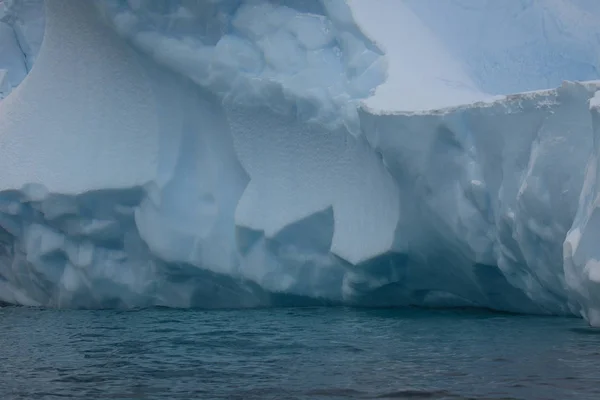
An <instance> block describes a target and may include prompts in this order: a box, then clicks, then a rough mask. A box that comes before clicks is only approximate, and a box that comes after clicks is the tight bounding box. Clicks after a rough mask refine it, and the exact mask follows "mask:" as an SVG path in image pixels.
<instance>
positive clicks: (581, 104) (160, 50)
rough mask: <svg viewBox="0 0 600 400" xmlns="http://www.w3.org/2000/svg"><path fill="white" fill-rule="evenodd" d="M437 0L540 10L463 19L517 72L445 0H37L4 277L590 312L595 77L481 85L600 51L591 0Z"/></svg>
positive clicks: (154, 301)
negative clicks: (472, 31) (475, 37)
mask: <svg viewBox="0 0 600 400" xmlns="http://www.w3.org/2000/svg"><path fill="white" fill-rule="evenodd" d="M425 3H426V1H425V2H424V3H423V4H425ZM442 3H443V6H440V7H439V9H440V10H445V11H444V12H445V13H446V15H456V16H457V20H456V23H457V24H459V23H460V24H462V25H463V26H464V27H465V28H464V29H467V28H466V27H469V26H473V25H477V23H478V22H477V21H485V22H486V26H485V27H480V30H479V31H477V32H478V33H479V34H480V36H481V37H486V35H488V34H489V35H492V34H493V32H495V31H493V29H492V28H493V27H494V26H495V27H496V28H498V26H499V25H494V24H496V23H500V22H502V23H505V22H506V23H508V21H512V22H511V24H512V25H510V26H509V27H508V28H510V29H508V28H507V29H508V31H509V32H513V31H512V30H511V29H513V28H515V27H520V28H521V29H524V31H523V32H525V33H524V40H523V43H524V46H525V47H522V46H521V45H518V44H515V43H516V42H515V41H512V39H511V36H510V35H505V36H506V38H505V39H506V40H505V39H503V37H504V36H503V35H501V34H494V35H495V36H493V38H494V40H492V42H497V43H498V46H497V47H496V48H497V49H498V53H497V54H496V53H494V49H493V48H490V49H487V48H483V45H482V44H477V46H475V45H473V44H472V43H471V42H468V41H466V40H465V41H464V43H468V46H475V47H471V48H472V49H477V50H481V51H483V52H488V53H489V54H496V57H497V60H498V63H499V64H502V65H503V66H504V67H505V68H507V69H508V70H512V71H515V74H513V75H511V74H508V73H507V74H506V75H501V74H500V75H497V77H498V79H494V75H493V74H492V73H491V72H490V71H492V72H493V70H490V69H487V68H483V67H484V64H482V63H481V60H479V61H478V59H476V58H469V57H468V55H470V54H471V53H470V52H468V51H467V52H466V53H462V51H466V49H467V47H466V46H467V45H466V44H465V47H461V46H462V45H461V44H460V40H459V39H461V37H462V36H461V35H464V33H460V32H462V31H460V29H463V28H460V29H458V28H456V27H455V28H453V29H455V30H452V29H450V28H452V26H453V25H452V24H451V23H450V22H449V20H450V19H448V21H445V22H444V23H443V24H442V23H441V22H440V21H438V22H435V23H434V22H433V21H436V19H435V18H439V16H440V15H441V14H439V13H441V12H442V11H439V10H438V8H436V7H434V6H431V3H429V4H430V7H429V8H427V7H425V8H423V7H421V6H420V5H421V3H419V6H417V4H416V3H414V2H411V1H409V0H407V1H404V2H392V1H386V0H378V1H374V2H372V3H371V2H369V4H371V5H372V6H371V7H368V8H365V7H364V3H359V2H357V1H350V2H344V1H338V0H330V1H324V2H321V1H316V0H315V1H302V2H298V1H292V0H281V1H279V0H278V1H274V0H273V1H269V0H253V1H241V0H219V1H210V2H200V1H198V2H187V1H168V2H167V1H166V2H137V1H119V0H97V1H95V2H82V1H79V0H47V1H46V11H45V37H44V41H43V44H42V47H41V49H40V51H39V55H37V59H36V61H35V64H34V65H33V68H31V67H30V65H29V64H28V63H29V61H28V60H30V59H33V58H32V57H29V56H28V55H27V54H28V53H27V52H21V54H18V52H15V51H13V50H11V53H10V54H12V55H14V60H13V59H11V64H10V67H7V68H4V70H6V71H7V72H5V73H0V83H2V82H4V83H3V85H5V86H4V87H6V85H7V84H6V82H7V78H6V77H7V76H8V73H10V74H11V75H10V76H11V77H12V76H15V75H14V72H12V71H17V70H16V69H15V68H17V67H15V66H14V65H17V66H18V65H25V67H24V68H25V70H28V69H31V71H30V72H29V74H28V75H27V76H26V77H25V78H24V80H23V81H22V83H20V85H19V86H18V87H16V89H14V90H12V92H11V93H10V95H9V96H8V97H6V98H5V99H4V100H2V102H0V171H1V172H0V300H2V301H8V302H12V303H18V304H27V305H43V306H52V307H89V308H97V307H139V306H152V305H165V306H171V307H248V306H259V305H280V304H307V302H308V303H314V302H319V303H321V302H327V303H342V304H353V305H385V306H390V305H395V306H400V305H420V306H458V305H461V306H462V305H469V306H476V307H488V308H492V309H497V310H506V311H514V312H527V313H540V314H564V315H567V314H575V315H581V316H583V317H585V318H587V319H588V320H589V321H590V322H591V323H592V324H594V325H600V317H599V316H598V315H600V311H598V310H600V297H598V295H597V290H598V286H597V285H598V283H597V282H598V281H600V279H598V272H597V269H598V263H599V261H598V260H600V256H598V255H597V254H596V253H595V250H594V249H595V248H596V247H597V246H596V245H595V244H596V242H597V241H598V240H600V236H598V235H599V233H598V232H600V231H598V229H597V227H596V224H597V221H596V220H595V212H596V211H595V210H596V205H597V193H596V192H597V187H596V186H597V182H596V177H597V176H598V174H597V171H596V170H597V156H598V154H597V153H598V149H597V146H596V145H597V142H598V137H597V136H598V132H599V130H598V129H597V122H598V121H597V119H598V118H597V117H598V115H597V114H598V110H597V103H598V100H597V98H598V95H597V94H596V93H597V92H598V90H599V89H600V86H599V84H598V83H597V82H587V83H575V82H566V83H564V84H562V85H560V87H559V88H558V89H551V90H546V91H540V92H532V93H524V94H517V95H508V96H503V97H499V98H497V99H492V98H490V94H497V93H502V91H500V90H499V91H496V90H495V89H494V85H498V86H497V87H500V88H501V87H506V88H509V87H514V88H517V89H518V88H524V87H522V86H520V85H522V84H523V82H525V81H521V77H520V75H519V74H518V73H516V72H522V73H525V72H526V71H525V70H524V69H520V68H521V67H523V68H525V67H527V68H533V69H534V70H536V68H537V70H536V71H537V72H536V73H535V74H534V75H535V76H536V77H537V78H538V80H537V81H535V80H531V81H530V80H527V82H529V83H531V84H532V85H534V86H537V85H538V84H540V85H541V84H542V83H544V82H549V83H550V82H554V81H553V79H555V78H554V77H552V76H551V75H544V73H543V71H542V70H540V69H539V68H541V66H542V65H543V63H544V62H551V61H552V60H556V59H557V58H552V57H550V56H548V57H547V56H540V55H544V54H546V55H548V54H549V55H556V54H558V52H564V53H563V54H566V55H567V57H568V60H565V63H564V64H562V65H563V67H562V69H559V71H560V74H561V76H564V77H565V78H570V79H578V78H589V77H593V76H588V75H586V74H584V72H585V71H589V70H588V69H586V68H581V65H584V64H586V63H589V64H590V65H595V62H594V61H590V60H592V59H593V57H595V55H592V53H594V51H593V50H594V49H595V47H594V46H595V42H594V40H593V39H592V38H593V31H591V32H592V33H589V36H586V35H588V31H586V30H585V29H582V30H579V28H578V27H577V25H576V24H575V22H577V23H580V22H581V21H582V18H580V17H581V15H582V14H578V13H580V12H583V13H587V14H585V15H588V16H589V18H590V20H593V18H594V16H595V15H598V10H597V9H596V8H595V6H594V5H593V4H592V3H589V2H585V1H584V0H579V1H576V2H566V1H562V0H553V1H548V2H547V3H543V4H542V2H535V1H533V2H531V1H529V2H527V1H517V0H509V1H507V2H506V3H503V4H504V5H505V6H503V7H500V8H499V9H498V8H497V6H496V5H497V3H495V2H490V3H485V4H487V6H485V7H484V6H481V7H479V6H478V7H479V8H477V7H475V6H476V4H474V3H470V2H469V1H466V0H465V1H453V0H447V1H445V2H442ZM24 4H26V5H28V6H30V7H31V8H28V7H25V8H22V7H21V6H23V5H24ZM436 4H438V3H436ZM478 4H479V5H481V4H484V3H478ZM567 6H568V7H567ZM420 7H421V8H420ZM473 7H475V8H473ZM16 10H28V12H26V13H23V14H19V15H24V16H25V17H23V18H24V19H21V20H20V21H21V22H23V21H24V25H23V24H22V25H23V27H24V31H27V32H35V31H36V29H35V28H33V26H37V27H39V26H40V18H39V16H40V15H41V14H42V13H41V11H40V10H39V9H36V8H35V2H24V3H22V2H19V1H17V0H15V1H14V2H11V7H10V8H9V12H8V14H5V15H4V17H3V18H5V17H7V16H8V17H9V18H8V20H10V21H11V22H10V23H9V26H10V27H12V28H11V29H12V30H11V32H10V33H11V34H12V35H13V36H14V35H15V32H16V30H15V26H17V25H18V24H16V22H15V21H17V20H19V19H17V18H16V17H14V15H17V14H12V13H16V12H17V11H16ZM35 10H37V12H36V11H35ZM465 10H471V11H469V12H467V11H465ZM472 10H475V11H472ZM515 10H523V12H522V13H521V14H519V15H522V18H521V19H519V18H516V19H514V20H511V19H509V18H505V16H506V15H513V14H512V13H513V12H514V11H515ZM548 10H550V11H548ZM400 11H401V15H398V18H396V19H394V18H392V17H393V16H394V15H397V14H398V13H399V12H400ZM567 11H569V12H567ZM471 12H472V13H471ZM571 12H572V14H571ZM470 13H471V14H470ZM467 15H470V16H468V17H467ZM573 15H576V16H578V17H577V18H574V17H573ZM495 16H497V18H496V17H495ZM541 16H543V21H544V24H542V25H535V24H533V23H532V21H536V20H537V19H536V18H538V17H539V18H542V17H541ZM27 18H32V22H31V24H32V27H30V28H31V29H28V22H27V21H28V19H27ZM400 19H401V20H402V22H403V23H402V24H400V27H398V26H396V27H394V21H399V20H400ZM4 20H7V19H4ZM258 21H260V22H258ZM374 21H379V22H380V23H379V24H374V23H373V22H374ZM585 21H587V20H585ZM21 22H20V23H21ZM550 22H551V23H552V24H550ZM488 25H489V28H488V27H487V26H488ZM592 25H593V24H592ZM42 26H43V24H42ZM549 26H559V27H560V29H559V30H558V31H557V30H554V31H553V30H551V29H549ZM111 28H115V29H111ZM526 28H527V29H526ZM542 28H543V29H542ZM488 29H489V31H488ZM517 31H518V30H517ZM517 31H515V32H517ZM7 32H8V31H7ZM393 32H399V33H402V34H401V35H398V36H394V35H393V34H392V33H393ZM456 32H459V33H456ZM486 32H488V33H487V34H486ZM563 32H567V33H569V32H570V33H573V35H572V36H569V34H563ZM578 35H579V36H578ZM582 35H583V36H582ZM6 37H8V36H6V35H4V36H2V38H3V39H2V40H5V39H6ZM11 37H12V36H11ZM34 37H35V34H32V35H30V36H29V39H26V40H24V41H21V39H17V43H18V44H19V45H20V46H21V48H23V45H22V43H29V42H30V41H32V43H33V42H35V40H34V39H32V38H34ZM571 37H572V38H577V40H575V39H573V40H575V41H576V42H578V43H583V44H582V46H583V47H577V46H575V47H573V46H571V45H570V43H571V42H570V41H569V40H571V39H568V38H571ZM408 38H410V43H406V42H407V41H408V40H409V39H408ZM525 38H526V39H527V40H525ZM565 38H566V39H565ZM582 38H588V39H589V40H588V41H584V40H582ZM542 39H543V40H542ZM555 39H556V40H555ZM558 39H560V40H558ZM563 39H564V40H563ZM11 40H13V41H12V42H10V43H12V44H14V43H15V41H14V38H13V39H11ZM450 42H452V43H453V45H451V44H449V43H450ZM403 43H404V44H403ZM536 43H537V44H542V46H541V48H540V49H538V50H539V51H538V52H533V51H532V50H533V49H534V47H535V46H536ZM573 43H574V42H573ZM11 46H12V45H11ZM527 46H529V48H527ZM586 46H587V47H586ZM11 48H14V47H11ZM474 53H477V52H476V51H474ZM32 54H33V53H32ZM35 54H37V53H35ZM520 54H521V55H522V54H527V55H528V56H529V58H527V57H525V56H520ZM11 57H13V56H11ZM556 57H558V56H556ZM567 57H565V58H567ZM486 59H487V58H486ZM15 60H16V61H19V60H20V61H19V62H20V63H21V64H19V62H17V63H13V61H15ZM23 60H25V61H23ZM6 65H8V63H7V64H6ZM386 66H387V70H386ZM536 66H537V67H536ZM480 67H481V68H480ZM527 68H526V69H527ZM552 71H555V69H552ZM21 72H22V70H21ZM386 74H387V78H386ZM592 75H593V74H592ZM2 76H4V80H2ZM11 79H12V78H11ZM532 79H533V78H532ZM12 82H13V81H11V88H12V86H13V83H12ZM382 82H384V83H383V85H380V84H381V83H382ZM511 85H512V86H511ZM374 90H376V92H375V95H374V96H371V95H372V93H373V91H374ZM471 96H472V97H471ZM481 99H484V100H485V101H484V102H477V103H473V104H466V105H462V106H457V105H459V104H460V103H463V102H472V101H476V100H481ZM361 103H363V104H362V106H361ZM445 106H454V107H452V108H444V109H442V110H437V111H436V110H433V111H426V110H427V109H428V108H431V107H445ZM393 110H395V111H396V112H390V111H393ZM399 110H404V112H399ZM384 111H386V112H384ZM415 111H418V112H415ZM586 171H587V172H586Z"/></svg>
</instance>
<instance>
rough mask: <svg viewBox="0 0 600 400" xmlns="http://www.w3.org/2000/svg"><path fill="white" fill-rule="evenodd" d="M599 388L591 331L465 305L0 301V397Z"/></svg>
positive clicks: (570, 393) (543, 395) (568, 394)
mask: <svg viewBox="0 0 600 400" xmlns="http://www.w3.org/2000/svg"><path fill="white" fill-rule="evenodd" d="M462 398H473V399H501V398H516V399H600V331H599V330H594V329H591V328H588V327H587V326H586V324H585V323H584V322H583V321H582V320H578V319H567V318H549V317H547V318H540V317H526V316H513V315H502V314H493V313H485V312H475V311H424V310H364V309H347V308H299V309H270V310H267V309H264V310H243V311H182V310H165V309H154V310H143V311H130V312H118V311H56V310H39V309H27V308H18V307H8V308H3V309H0V399H2V400H8V399H277V400H279V399H338V400H340V399H462Z"/></svg>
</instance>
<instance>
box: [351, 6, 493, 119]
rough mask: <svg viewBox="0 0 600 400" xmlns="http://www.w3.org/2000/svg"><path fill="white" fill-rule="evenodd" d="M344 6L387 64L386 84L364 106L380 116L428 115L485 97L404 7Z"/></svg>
mask: <svg viewBox="0 0 600 400" xmlns="http://www.w3.org/2000/svg"><path fill="white" fill-rule="evenodd" d="M348 4H349V6H350V8H351V10H352V12H353V15H354V18H355V19H356V22H357V23H358V25H359V26H360V27H361V29H362V31H363V32H365V34H366V35H367V36H368V37H370V38H371V39H373V40H374V41H375V43H376V44H377V45H378V46H379V47H380V48H381V49H382V50H383V52H384V53H385V56H386V60H387V62H388V68H387V70H388V75H387V79H386V80H385V82H384V83H383V84H382V85H380V86H379V87H377V89H376V91H375V94H374V95H373V96H371V97H369V98H368V99H366V100H365V101H364V103H365V104H366V105H367V106H368V107H370V108H373V109H378V110H381V111H384V112H385V111H394V110H400V111H417V110H430V109H439V108H444V107H451V106H456V105H460V104H467V103H473V102H476V101H481V100H484V99H486V98H488V97H489V95H486V94H485V93H483V92H482V91H481V90H480V89H479V88H478V87H477V85H476V84H475V82H474V81H473V80H472V79H471V77H470V76H469V74H468V73H467V71H466V68H465V66H464V65H463V64H462V63H461V61H460V59H458V58H457V57H455V56H454V55H453V54H452V53H450V52H449V51H448V50H447V49H446V47H445V45H444V44H443V42H442V41H441V40H440V38H439V37H438V36H437V35H435V33H434V32H432V31H431V30H430V29H429V27H428V26H427V25H425V24H424V23H423V22H422V21H421V19H420V18H419V17H418V16H417V15H416V14H415V13H413V11H412V10H411V9H410V7H409V6H408V5H407V4H405V3H404V2H402V1H397V0H373V1H363V0H349V1H348Z"/></svg>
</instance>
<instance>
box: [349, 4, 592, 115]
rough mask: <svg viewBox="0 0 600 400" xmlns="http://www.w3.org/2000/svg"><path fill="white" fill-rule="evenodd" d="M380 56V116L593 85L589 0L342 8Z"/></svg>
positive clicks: (375, 102)
mask: <svg viewBox="0 0 600 400" xmlns="http://www.w3.org/2000/svg"><path fill="white" fill-rule="evenodd" d="M348 4H349V6H350V7H351V9H352V11H353V14H354V18H355V19H356V21H357V23H358V24H359V25H360V27H361V29H362V30H363V31H364V32H365V34H366V35H367V36H369V37H370V38H372V39H373V40H374V41H375V42H376V43H377V44H378V45H379V46H380V47H381V48H382V50H384V52H385V53H386V58H387V60H388V63H389V69H388V77H387V79H386V82H385V83H384V84H383V85H381V86H379V87H378V88H377V90H376V92H375V95H374V96H372V97H370V98H368V99H367V100H366V101H365V103H366V105H367V106H368V107H370V108H373V109H378V110H381V111H418V110H431V109H437V108H443V107H451V106H456V105H460V104H467V103H472V102H475V101H480V100H489V99H490V98H491V99H493V98H494V95H500V94H509V93H518V92H524V91H531V90H540V89H547V88H552V87H556V86H559V85H560V84H561V83H562V82H563V81H564V80H593V79H599V78H600V71H599V70H598V66H599V65H600V55H599V54H600V52H599V51H598V49H599V47H600V42H599V39H598V38H599V37H600V5H599V3H598V2H597V1H595V0H577V1H571V0H537V1H529V0H502V1H496V0H442V1H439V0H400V1H396V0H372V1H361V0H348Z"/></svg>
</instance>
